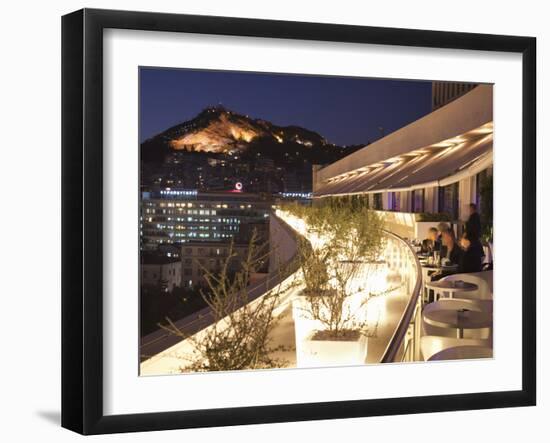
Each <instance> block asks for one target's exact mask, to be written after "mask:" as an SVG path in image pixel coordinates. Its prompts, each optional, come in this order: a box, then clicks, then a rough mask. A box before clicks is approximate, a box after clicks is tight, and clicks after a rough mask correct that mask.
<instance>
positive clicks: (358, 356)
mask: <svg viewBox="0 0 550 443" xmlns="http://www.w3.org/2000/svg"><path fill="white" fill-rule="evenodd" d="M314 335H315V331H314V332H312V333H311V334H310V335H309V336H307V337H305V338H304V339H303V340H301V342H300V343H298V342H297V343H296V366H297V367H299V368H312V367H323V366H355V365H362V364H365V362H366V359H367V348H368V338H367V337H365V336H364V335H360V336H359V337H358V338H357V339H356V340H354V341H343V340H313V339H312V338H313V336H314Z"/></svg>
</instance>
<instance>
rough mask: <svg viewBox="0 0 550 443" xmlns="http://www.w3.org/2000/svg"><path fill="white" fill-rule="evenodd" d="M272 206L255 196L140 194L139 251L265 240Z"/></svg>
mask: <svg viewBox="0 0 550 443" xmlns="http://www.w3.org/2000/svg"><path fill="white" fill-rule="evenodd" d="M270 210H271V202H270V200H267V199H262V198H260V197H259V196H258V195H256V194H249V193H245V192H239V190H238V189H236V190H234V191H227V192H198V191H197V190H194V189H182V188H160V189H155V190H148V191H144V192H142V198H141V222H140V224H141V229H140V230H141V249H142V250H143V251H153V250H157V248H158V246H160V245H166V244H173V245H181V244H184V243H188V242H205V243H208V242H213V243H224V242H225V243H229V242H230V241H231V240H233V241H234V242H235V243H248V242H249V239H250V236H251V234H252V231H253V230H254V229H255V230H256V231H257V233H258V236H259V237H260V238H264V239H266V238H267V231H268V229H269V212H270Z"/></svg>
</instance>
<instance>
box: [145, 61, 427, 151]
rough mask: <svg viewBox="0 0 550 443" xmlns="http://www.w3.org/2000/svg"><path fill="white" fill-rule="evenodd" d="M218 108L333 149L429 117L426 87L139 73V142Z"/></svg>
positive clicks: (255, 75)
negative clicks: (300, 130)
mask: <svg viewBox="0 0 550 443" xmlns="http://www.w3.org/2000/svg"><path fill="white" fill-rule="evenodd" d="M218 103H221V104H222V105H223V106H225V107H226V108H228V109H230V110H232V111H235V112H238V113H241V114H245V115H249V116H250V117H254V118H262V119H265V120H268V121H270V122H272V123H274V124H276V125H280V126H285V125H297V126H302V127H304V128H307V129H310V130H313V131H316V132H318V133H319V134H321V135H322V136H324V137H325V138H326V139H327V140H328V141H329V142H332V143H335V144H340V145H348V144H362V143H367V142H368V141H374V140H376V139H377V138H379V137H380V130H379V129H378V128H379V127H380V126H381V127H383V128H384V132H385V133H386V134H388V133H390V132H393V131H395V130H396V129H398V128H400V127H403V126H405V125H406V124H408V123H410V122H412V121H414V120H416V119H418V118H420V117H422V116H423V115H425V114H427V113H429V112H430V111H431V82H418V81H416V82H413V81H396V80H376V79H368V78H350V77H321V76H305V75H284V74H283V75H281V74H258V73H244V72H229V71H196V70H186V69H165V68H141V70H140V140H141V141H144V140H146V139H147V138H149V137H151V136H153V135H155V134H158V133H159V132H162V131H164V130H165V129H167V128H168V127H170V126H173V125H175V124H177V123H181V122H183V121H185V120H190V119H192V118H193V117H195V115H197V114H198V113H199V112H200V111H201V110H202V109H204V108H205V107H206V106H209V105H215V104H218Z"/></svg>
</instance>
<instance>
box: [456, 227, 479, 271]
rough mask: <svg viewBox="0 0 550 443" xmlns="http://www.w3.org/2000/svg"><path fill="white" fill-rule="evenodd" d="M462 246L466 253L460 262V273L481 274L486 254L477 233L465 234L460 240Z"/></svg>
mask: <svg viewBox="0 0 550 443" xmlns="http://www.w3.org/2000/svg"><path fill="white" fill-rule="evenodd" d="M460 245H461V246H462V249H463V250H464V252H463V254H462V257H461V260H460V265H459V272H481V270H482V266H483V256H484V255H485V254H484V253H483V246H482V245H481V242H480V241H479V239H478V238H477V237H476V235H475V232H474V233H473V234H471V233H468V232H465V233H464V234H463V235H462V238H461V239H460Z"/></svg>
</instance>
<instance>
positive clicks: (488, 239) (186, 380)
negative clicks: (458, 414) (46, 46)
mask: <svg viewBox="0 0 550 443" xmlns="http://www.w3.org/2000/svg"><path fill="white" fill-rule="evenodd" d="M62 25H63V29H62V53H63V67H62V68H63V69H62V75H63V79H62V83H63V96H62V102H63V103H62V105H63V128H62V132H63V146H62V151H63V155H62V158H63V165H62V170H63V217H62V219H63V229H62V230H63V247H62V250H63V294H62V296H63V303H62V306H63V312H62V321H63V325H62V326H63V327H62V334H63V337H62V344H63V346H62V351H63V352H62V358H63V362H62V371H63V374H62V379H63V383H62V425H63V426H64V427H66V428H69V429H72V430H74V431H77V432H80V433H83V434H100V433H114V432H131V431H148V430H160V429H176V428H190V427H206V426H227V425H238V424H251V423H271V422H283V421H298V420H316V419H328V418H345V417H359V416H375V415H387V414H410V413H421V412H432V411H453V410H464V409H483V408H497V407H513V406H529V405H534V404H535V401H536V373H535V367H536V355H535V349H536V346H535V343H536V342H535V340H536V337H535V329H536V328H535V300H536V297H535V293H536V285H535V263H536V234H535V232H536V230H535V222H536V216H535V201H536V185H535V183H536V180H535V130H536V126H535V109H536V107H535V71H536V69H535V50H536V42H535V39H534V38H530V37H513V36H497V35H484V34H464V33H451V32H435V31H420V30H408V29H387V28H374V27H358V26H347V25H336V24H318V23H298V22H281V21H269V20H252V19H242V18H226V17H206V16H189V15H172V14H157V13H147V12H124V11H108V10H90V9H84V10H81V11H77V12H74V13H72V14H69V15H66V16H64V17H63V21H62Z"/></svg>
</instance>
